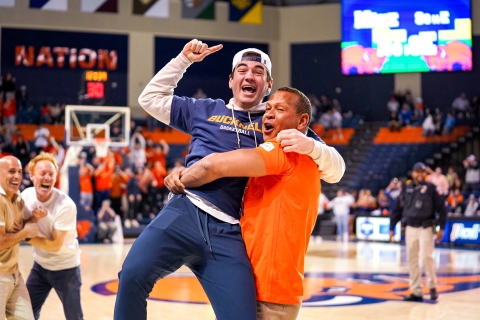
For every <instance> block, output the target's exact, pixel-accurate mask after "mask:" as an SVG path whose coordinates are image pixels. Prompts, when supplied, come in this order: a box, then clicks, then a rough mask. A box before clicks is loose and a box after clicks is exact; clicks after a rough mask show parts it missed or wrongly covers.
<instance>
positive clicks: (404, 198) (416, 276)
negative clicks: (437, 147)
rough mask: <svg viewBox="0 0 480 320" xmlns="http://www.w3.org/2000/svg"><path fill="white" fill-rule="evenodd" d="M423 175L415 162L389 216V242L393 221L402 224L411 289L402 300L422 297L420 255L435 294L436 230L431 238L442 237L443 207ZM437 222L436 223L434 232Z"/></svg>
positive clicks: (420, 165)
mask: <svg viewBox="0 0 480 320" xmlns="http://www.w3.org/2000/svg"><path fill="white" fill-rule="evenodd" d="M426 175H427V166H426V165H425V164H424V163H422V162H417V163H415V165H414V166H413V170H412V179H413V181H409V182H407V183H406V184H405V186H404V187H403V190H402V193H401V194H400V197H399V199H398V200H397V202H396V203H395V207H394V208H393V211H392V214H391V216H390V242H392V241H393V236H394V232H393V230H394V228H395V225H396V224H397V223H398V222H399V221H400V220H403V222H404V224H405V225H406V228H405V244H406V247H407V258H408V266H409V274H410V289H411V291H412V293H411V294H410V295H409V296H406V297H404V300H405V301H423V295H422V292H423V289H422V269H421V268H420V259H421V260H422V262H423V265H424V267H425V271H426V274H427V284H428V288H429V289H430V296H431V299H432V300H436V299H437V298H438V293H437V290H436V284H437V277H436V274H435V261H434V259H433V249H434V247H435V245H434V235H435V233H436V241H435V242H440V240H441V239H442V238H443V230H444V227H445V223H446V210H445V204H444V201H443V197H442V196H440V195H439V194H438V192H437V191H436V187H435V185H433V184H432V183H430V182H426V181H425V177H426ZM437 225H438V226H440V230H439V231H438V232H436V228H437Z"/></svg>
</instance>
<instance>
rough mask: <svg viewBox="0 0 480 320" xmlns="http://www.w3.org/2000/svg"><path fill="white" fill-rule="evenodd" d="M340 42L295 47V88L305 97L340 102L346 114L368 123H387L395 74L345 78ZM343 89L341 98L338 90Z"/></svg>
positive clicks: (293, 61)
mask: <svg viewBox="0 0 480 320" xmlns="http://www.w3.org/2000/svg"><path fill="white" fill-rule="evenodd" d="M340 58H341V56H340V42H332V43H309V44H294V45H292V46H291V66H292V73H291V79H292V86H293V87H295V88H297V89H299V90H301V91H303V92H304V93H305V94H308V93H315V94H316V95H317V97H318V98H319V97H320V95H323V94H324V95H326V96H327V97H329V98H330V99H332V98H337V99H338V100H339V101H340V104H341V106H342V108H343V110H351V111H353V113H356V114H362V115H364V116H365V119H366V120H385V119H387V117H388V112H387V102H388V99H389V96H390V94H391V93H392V92H393V90H394V76H393V75H391V74H379V75H355V76H345V75H343V74H342V71H341V64H340V62H341V59H340ZM337 87H338V88H341V90H342V91H341V93H340V94H338V93H336V91H335V88H337Z"/></svg>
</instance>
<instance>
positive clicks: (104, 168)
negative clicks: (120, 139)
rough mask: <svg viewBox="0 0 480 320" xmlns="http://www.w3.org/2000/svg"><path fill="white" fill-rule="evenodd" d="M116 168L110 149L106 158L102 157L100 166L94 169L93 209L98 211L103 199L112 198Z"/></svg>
mask: <svg viewBox="0 0 480 320" xmlns="http://www.w3.org/2000/svg"><path fill="white" fill-rule="evenodd" d="M114 169H115V158H114V156H113V152H112V150H110V149H109V150H108V154H107V156H106V157H105V158H101V159H100V164H99V166H98V167H97V168H96V169H95V171H94V174H93V175H94V176H95V204H94V209H93V211H95V212H96V211H98V209H99V208H100V206H101V204H102V202H103V200H109V199H110V190H111V189H112V174H113V171H114Z"/></svg>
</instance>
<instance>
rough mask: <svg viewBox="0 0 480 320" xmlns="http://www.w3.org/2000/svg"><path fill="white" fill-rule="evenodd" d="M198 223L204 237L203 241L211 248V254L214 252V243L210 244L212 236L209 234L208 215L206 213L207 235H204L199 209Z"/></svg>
mask: <svg viewBox="0 0 480 320" xmlns="http://www.w3.org/2000/svg"><path fill="white" fill-rule="evenodd" d="M197 222H198V229H199V230H200V235H201V236H202V238H203V240H204V241H205V242H206V243H207V245H208V247H209V248H210V252H213V250H212V243H211V242H210V234H209V233H208V213H205V233H204V232H203V228H202V224H201V223H200V214H199V213H198V207H197Z"/></svg>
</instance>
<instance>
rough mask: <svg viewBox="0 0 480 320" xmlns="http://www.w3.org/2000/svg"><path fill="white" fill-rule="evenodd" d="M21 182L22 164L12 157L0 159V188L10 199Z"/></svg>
mask: <svg viewBox="0 0 480 320" xmlns="http://www.w3.org/2000/svg"><path fill="white" fill-rule="evenodd" d="M21 181H22V164H21V163H20V161H19V160H18V159H17V158H15V157H12V156H6V157H3V158H2V159H0V187H2V189H3V190H4V191H5V193H6V194H7V196H8V197H9V198H10V199H12V198H13V196H14V194H15V193H17V191H18V188H20V182H21Z"/></svg>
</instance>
